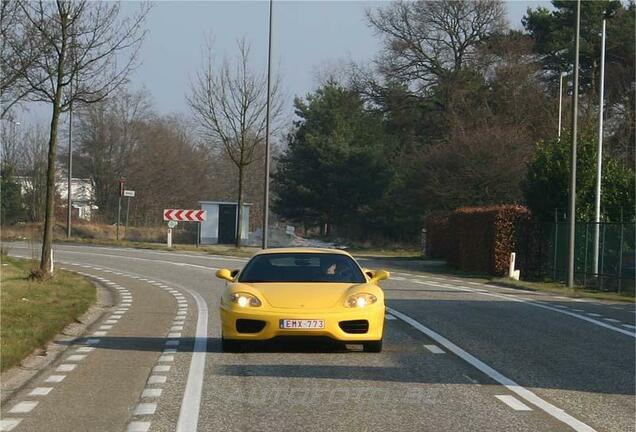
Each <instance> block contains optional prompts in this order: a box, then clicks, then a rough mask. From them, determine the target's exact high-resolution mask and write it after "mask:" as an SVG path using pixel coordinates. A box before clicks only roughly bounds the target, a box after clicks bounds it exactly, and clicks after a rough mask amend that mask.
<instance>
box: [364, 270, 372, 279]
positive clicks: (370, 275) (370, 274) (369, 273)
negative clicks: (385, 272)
mask: <svg viewBox="0 0 636 432" xmlns="http://www.w3.org/2000/svg"><path fill="white" fill-rule="evenodd" d="M362 271H363V272H364V274H365V275H367V276H368V277H369V279H373V278H374V277H375V272H374V271H373V270H369V269H368V268H363V269H362Z"/></svg>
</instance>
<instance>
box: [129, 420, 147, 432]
mask: <svg viewBox="0 0 636 432" xmlns="http://www.w3.org/2000/svg"><path fill="white" fill-rule="evenodd" d="M148 429H150V422H143V421H134V422H131V423H130V424H129V425H128V429H127V432H148Z"/></svg>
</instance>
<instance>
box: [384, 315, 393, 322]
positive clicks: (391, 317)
mask: <svg viewBox="0 0 636 432" xmlns="http://www.w3.org/2000/svg"><path fill="white" fill-rule="evenodd" d="M384 318H386V319H388V320H389V321H391V320H394V319H395V317H394V316H393V315H391V314H386V315H384Z"/></svg>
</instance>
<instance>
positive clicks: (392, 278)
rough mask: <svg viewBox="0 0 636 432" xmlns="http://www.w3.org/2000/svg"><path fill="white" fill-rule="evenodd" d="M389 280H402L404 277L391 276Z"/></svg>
mask: <svg viewBox="0 0 636 432" xmlns="http://www.w3.org/2000/svg"><path fill="white" fill-rule="evenodd" d="M391 280H396V281H403V280H404V278H403V277H401V276H391Z"/></svg>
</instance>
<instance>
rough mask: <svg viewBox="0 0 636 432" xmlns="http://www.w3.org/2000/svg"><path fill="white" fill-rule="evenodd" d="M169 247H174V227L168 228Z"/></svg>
mask: <svg viewBox="0 0 636 432" xmlns="http://www.w3.org/2000/svg"><path fill="white" fill-rule="evenodd" d="M168 247H169V248H171V247H172V228H168Z"/></svg>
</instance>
